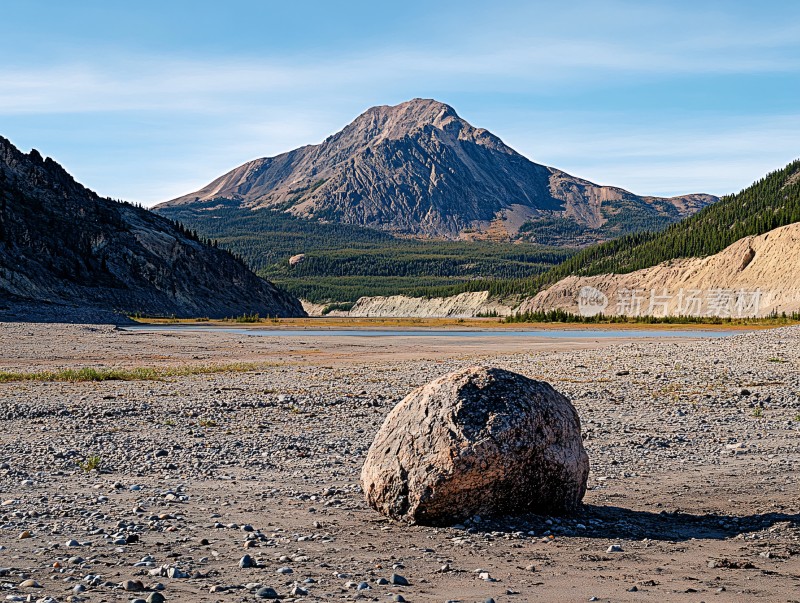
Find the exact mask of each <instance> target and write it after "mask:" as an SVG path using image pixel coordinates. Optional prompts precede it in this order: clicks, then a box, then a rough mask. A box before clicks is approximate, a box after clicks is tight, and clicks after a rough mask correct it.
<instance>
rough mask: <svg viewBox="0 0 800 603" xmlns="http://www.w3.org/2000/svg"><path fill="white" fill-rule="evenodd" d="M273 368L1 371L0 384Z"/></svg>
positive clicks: (155, 377)
mask: <svg viewBox="0 0 800 603" xmlns="http://www.w3.org/2000/svg"><path fill="white" fill-rule="evenodd" d="M268 366H275V364H274V363H271V364H265V363H250V362H237V363H233V364H212V365H201V366H179V367H136V368H88V367H87V368H80V369H64V370H60V371H40V372H35V373H25V372H14V371H0V383H10V382H12V381H66V382H81V381H160V380H162V379H166V378H168V377H184V376H187V375H206V374H212V373H246V372H249V371H256V370H259V369H263V368H266V367H268Z"/></svg>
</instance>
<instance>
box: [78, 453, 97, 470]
mask: <svg viewBox="0 0 800 603" xmlns="http://www.w3.org/2000/svg"><path fill="white" fill-rule="evenodd" d="M102 461H103V459H102V458H100V456H99V455H97V454H94V455H92V456H90V457H88V458H87V459H86V460H85V461H83V462H82V463H78V466H79V467H80V468H81V469H83V470H84V471H86V472H89V471H100V465H101V464H102Z"/></svg>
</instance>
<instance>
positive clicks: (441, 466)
mask: <svg viewBox="0 0 800 603" xmlns="http://www.w3.org/2000/svg"><path fill="white" fill-rule="evenodd" d="M588 473H589V458H588V456H587V454H586V451H585V450H584V448H583V442H582V439H581V427H580V419H579V418H578V413H577V412H576V410H575V408H574V407H573V406H572V403H571V402H570V401H569V400H568V399H567V398H565V397H564V396H563V395H562V394H560V393H559V392H557V391H556V390H555V389H553V387H551V386H550V385H549V384H547V383H544V382H540V381H534V380H533V379H529V378H527V377H525V376H523V375H519V374H517V373H513V372H510V371H506V370H502V369H497V368H487V367H472V368H468V369H465V370H462V371H458V372H455V373H451V374H449V375H446V376H444V377H441V378H439V379H437V380H435V381H432V382H431V383H428V384H427V385H424V386H422V387H420V388H418V389H416V390H415V391H413V392H412V393H411V394H409V395H408V396H407V397H406V398H405V399H404V400H403V401H402V402H400V403H399V404H398V405H397V406H396V407H395V408H394V409H393V410H392V411H391V412H390V413H389V415H388V417H387V418H386V421H385V422H384V423H383V426H382V427H381V428H380V430H379V431H378V433H377V435H376V436H375V439H374V441H373V443H372V446H371V447H370V449H369V452H368V453H367V459H366V462H365V463H364V467H363V469H362V472H361V481H362V485H363V488H364V492H365V494H366V498H367V502H368V503H369V505H370V506H371V507H373V508H374V509H376V510H377V511H379V512H381V513H383V514H384V515H388V516H389V517H393V518H395V519H401V520H404V521H408V522H411V523H420V524H428V525H448V524H453V523H457V522H460V521H463V520H465V519H468V518H470V517H472V516H474V515H497V514H513V513H523V512H539V513H550V514H552V513H565V512H570V511H574V510H575V509H577V508H578V506H579V505H580V502H581V500H582V499H583V496H584V494H585V493H586V480H587V477H588Z"/></svg>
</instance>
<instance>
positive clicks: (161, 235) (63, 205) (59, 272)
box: [0, 137, 304, 320]
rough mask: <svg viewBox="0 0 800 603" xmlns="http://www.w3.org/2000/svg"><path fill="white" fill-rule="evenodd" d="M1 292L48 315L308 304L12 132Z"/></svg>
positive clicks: (6, 161)
mask: <svg viewBox="0 0 800 603" xmlns="http://www.w3.org/2000/svg"><path fill="white" fill-rule="evenodd" d="M0 300H3V304H2V305H3V307H4V310H5V312H6V316H10V315H14V310H15V309H17V310H18V309H19V308H27V309H28V310H29V309H32V308H37V312H36V313H35V314H36V316H35V317H34V318H39V319H41V318H43V317H51V318H54V319H58V318H59V316H62V317H64V319H65V320H70V318H71V317H74V316H76V313H77V314H79V315H80V317H79V319H81V320H85V319H86V317H87V316H89V317H91V315H92V312H93V311H96V313H97V316H98V317H107V316H108V312H109V311H110V312H117V313H134V312H141V313H145V314H149V315H173V314H174V315H176V316H179V317H180V316H187V317H188V316H208V317H224V316H233V315H240V314H243V313H255V312H257V313H259V314H261V315H262V316H265V315H272V316H301V315H303V314H304V312H303V310H302V307H301V305H300V303H299V302H298V301H297V300H296V299H295V298H294V297H292V296H291V295H289V294H288V293H285V292H284V291H281V290H279V289H277V288H276V287H275V286H274V285H272V284H271V283H269V282H267V281H265V280H262V279H260V278H258V277H257V276H256V275H255V274H253V273H252V272H251V271H250V270H249V269H248V268H247V266H245V265H244V264H243V263H242V262H241V261H239V260H237V259H235V258H234V257H233V256H231V255H230V254H229V253H227V252H225V251H223V250H220V249H216V248H214V247H212V246H209V245H207V244H204V243H201V242H200V241H199V240H197V238H196V237H194V236H192V234H191V233H189V232H187V231H186V230H185V229H184V228H182V227H179V226H177V225H176V224H175V223H173V222H171V221H170V220H168V219H166V218H163V217H161V216H158V215H156V214H154V213H152V212H150V211H148V210H146V209H142V208H139V207H135V206H133V205H130V204H126V203H120V202H116V201H112V200H110V199H103V198H100V197H99V196H98V195H96V194H95V193H94V192H92V191H90V190H88V189H86V188H84V187H83V186H81V185H80V184H78V183H77V182H76V181H75V180H74V179H73V178H72V177H71V176H70V175H69V174H68V173H67V172H66V171H65V170H64V169H63V168H62V167H61V166H60V165H58V164H57V163H56V162H55V161H53V160H52V159H50V158H47V159H43V158H42V156H41V155H40V154H39V153H38V151H36V150H33V151H31V152H30V153H28V154H24V153H22V152H20V151H19V150H18V149H16V148H15V147H14V146H13V145H12V144H11V143H10V142H9V141H8V140H6V139H5V138H2V137H0ZM28 310H25V311H24V312H23V314H24V313H25V312H28ZM17 315H18V316H19V313H17Z"/></svg>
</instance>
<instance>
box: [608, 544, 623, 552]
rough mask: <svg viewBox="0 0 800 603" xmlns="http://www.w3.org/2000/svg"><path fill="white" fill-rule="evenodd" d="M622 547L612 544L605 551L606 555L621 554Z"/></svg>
mask: <svg viewBox="0 0 800 603" xmlns="http://www.w3.org/2000/svg"><path fill="white" fill-rule="evenodd" d="M622 552H623V550H622V547H621V546H620V545H618V544H612V545H611V546H610V547H608V548H607V549H606V553H622Z"/></svg>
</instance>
